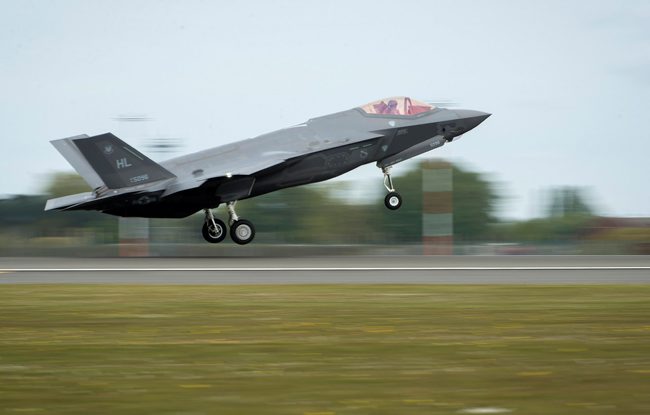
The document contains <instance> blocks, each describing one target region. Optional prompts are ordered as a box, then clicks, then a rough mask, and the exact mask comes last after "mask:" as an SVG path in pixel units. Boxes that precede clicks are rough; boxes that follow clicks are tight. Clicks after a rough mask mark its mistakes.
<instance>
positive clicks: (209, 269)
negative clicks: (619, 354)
mask: <svg viewBox="0 0 650 415" xmlns="http://www.w3.org/2000/svg"><path fill="white" fill-rule="evenodd" d="M597 270H602V271H624V270H650V266H630V267H625V266H623V267H605V266H603V267H598V266H593V267H588V266H584V267H579V266H576V267H275V268H274V267H227V268H216V267H203V268H3V269H0V273H8V272H155V271H159V272H255V271H263V272H267V271H278V272H290V271H597Z"/></svg>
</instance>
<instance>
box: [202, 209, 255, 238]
mask: <svg viewBox="0 0 650 415" xmlns="http://www.w3.org/2000/svg"><path fill="white" fill-rule="evenodd" d="M226 206H227V207H228V217H229V220H228V224H229V225H230V238H231V239H232V240H233V242H235V243H236V244H239V245H246V244H248V243H250V242H252V241H253V239H254V238H255V227H254V226H253V224H252V223H251V222H250V221H247V220H246V219H239V216H237V212H235V202H228V203H227V205H226ZM204 211H205V222H204V223H203V228H202V229H201V233H202V234H203V238H204V239H205V240H206V241H208V242H210V243H218V242H221V241H223V240H224V239H225V238H226V235H227V234H228V231H227V230H226V224H225V223H224V222H223V221H221V220H219V219H217V218H215V217H214V215H213V214H212V211H211V210H210V209H204Z"/></svg>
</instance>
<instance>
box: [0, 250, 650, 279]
mask: <svg viewBox="0 0 650 415" xmlns="http://www.w3.org/2000/svg"><path fill="white" fill-rule="evenodd" d="M0 283H5V284H75V283H80V284H331V283H336V284H339V283H349V284H648V283H650V257H648V256H363V257H358V256H357V257H352V256H343V257H312V258H305V257H299V258H290V257H273V258H262V257H253V258H251V257H246V258H233V257H231V258H0Z"/></svg>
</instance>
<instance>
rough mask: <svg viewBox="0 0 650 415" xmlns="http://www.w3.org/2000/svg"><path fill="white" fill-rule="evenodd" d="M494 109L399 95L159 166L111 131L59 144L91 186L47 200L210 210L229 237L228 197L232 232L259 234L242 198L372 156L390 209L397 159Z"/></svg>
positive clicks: (207, 233) (149, 209) (217, 238)
mask: <svg viewBox="0 0 650 415" xmlns="http://www.w3.org/2000/svg"><path fill="white" fill-rule="evenodd" d="M489 116H490V114H487V113H484V112H480V111H473V110H457V109H455V110H451V109H445V108H437V107H435V106H433V105H430V104H427V103H424V102H420V101H417V100H415V99H410V98H408V97H393V98H386V99H382V100H379V101H375V102H371V103H369V104H367V105H363V106H361V107H356V108H352V109H349V110H347V111H342V112H337V113H334V114H330V115H325V116H323V117H318V118H313V119H310V120H309V121H307V122H305V123H302V124H298V125H294V126H293V127H289V128H285V129H282V130H278V131H274V132H271V133H268V134H264V135H261V136H259V137H255V138H251V139H248V140H243V141H239V142H235V143H231V144H226V145H223V146H220V147H215V148H212V149H209V150H204V151H199V152H197V153H192V154H188V155H186V156H182V157H177V158H172V159H170V160H167V161H165V162H162V163H160V164H159V163H156V162H154V161H152V160H151V159H149V158H148V157H146V156H145V155H143V154H142V153H140V152H139V151H137V150H136V149H134V148H133V147H131V146H129V145H128V144H127V143H125V142H124V141H122V140H120V139H119V138H117V137H116V136H114V135H113V134H111V133H106V134H101V135H96V136H93V137H89V136H88V135H85V134H84V135H79V136H74V137H68V138H63V139H60V140H54V141H52V144H53V145H54V147H55V148H56V149H57V150H58V151H59V152H60V153H61V154H62V155H63V157H65V158H66V159H67V160H68V162H69V163H70V164H71V165H72V166H73V167H74V168H75V170H76V171H77V172H78V173H79V174H80V175H81V176H82V177H83V178H84V180H85V181H86V182H87V183H88V184H89V185H90V187H91V188H92V189H94V190H93V191H92V192H87V193H80V194H75V195H70V196H65V197H60V198H56V199H51V200H48V201H47V204H46V206H45V210H98V211H101V212H104V213H108V214H111V215H117V216H139V217H149V218H182V217H186V216H188V215H191V214H193V213H195V212H197V211H199V210H203V211H204V212H205V222H204V224H203V229H202V233H203V237H204V238H205V240H207V241H208V242H212V243H216V242H221V241H223V240H224V239H225V237H226V234H227V233H228V232H227V228H226V224H225V223H224V222H223V221H221V220H219V219H217V218H215V216H214V215H213V213H212V209H214V208H217V207H218V206H220V205H221V204H225V205H226V207H227V210H228V216H229V220H228V224H229V226H230V237H231V238H232V240H233V241H234V242H236V243H238V244H240V245H244V244H247V243H249V242H251V241H252V240H253V238H254V237H255V228H254V226H253V224H252V223H251V222H249V221H248V220H246V219H241V218H240V217H238V216H237V213H236V211H235V203H236V202H237V201H238V200H242V199H248V198H251V197H255V196H259V195H262V194H265V193H269V192H273V191H275V190H280V189H284V188H287V187H292V186H299V185H303V184H308V183H315V182H320V181H323V180H328V179H331V178H333V177H336V176H339V175H341V174H343V173H346V172H348V171H350V170H352V169H354V168H357V167H359V166H361V165H362V164H366V163H373V162H374V163H376V164H377V167H379V168H380V169H381V170H382V172H383V174H384V186H385V187H386V190H387V192H388V193H387V195H386V198H385V200H384V202H385V205H386V207H387V208H388V209H391V210H396V209H399V208H400V206H401V205H402V197H401V196H400V195H399V193H397V192H396V191H395V188H394V186H393V182H392V180H391V176H390V169H391V166H393V165H394V164H397V163H399V162H401V161H404V160H407V159H410V158H412V157H415V156H417V155H419V154H422V153H425V152H427V151H430V150H433V149H435V148H438V147H440V146H442V145H444V144H445V143H447V142H451V141H453V140H454V139H456V138H457V137H459V136H460V135H462V134H464V133H466V132H468V131H469V130H471V129H473V128H474V127H476V126H477V125H479V124H480V123H481V122H483V121H484V120H485V119H486V118H487V117H489Z"/></svg>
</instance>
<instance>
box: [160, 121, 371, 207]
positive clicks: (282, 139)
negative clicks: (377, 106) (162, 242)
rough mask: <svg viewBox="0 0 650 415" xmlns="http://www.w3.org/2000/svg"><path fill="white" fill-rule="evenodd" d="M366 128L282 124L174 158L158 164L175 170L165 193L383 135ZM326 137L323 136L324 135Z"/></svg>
mask: <svg viewBox="0 0 650 415" xmlns="http://www.w3.org/2000/svg"><path fill="white" fill-rule="evenodd" d="M382 136H383V135H382V134H379V133H375V132H365V131H353V130H347V131H338V132H336V133H335V134H334V133H328V132H322V131H315V130H314V129H313V128H308V127H307V125H306V124H300V125H298V126H295V127H290V128H285V129H283V130H279V131H275V132H272V133H269V134H265V135H262V136H259V137H256V138H251V139H248V140H244V141H239V142H236V143H231V144H226V145H224V146H221V147H217V148H214V149H210V150H204V151H200V152H198V153H193V154H189V155H186V156H182V157H178V158H174V159H171V160H168V161H166V162H163V163H161V165H162V166H163V167H165V168H167V169H169V170H170V171H172V172H174V174H176V176H177V179H176V180H174V182H173V183H170V184H169V186H167V188H166V190H165V193H164V196H168V195H171V194H174V193H177V192H180V191H184V190H189V189H193V188H196V187H199V186H201V185H203V184H204V183H205V182H206V181H210V180H218V179H221V178H230V177H234V176H253V175H255V174H257V173H259V172H261V171H263V170H266V169H270V168H273V167H275V166H278V165H280V164H282V163H285V162H287V161H290V160H291V159H293V158H297V157H303V156H305V155H308V154H310V153H315V152H318V151H323V150H327V149H329V148H334V147H338V146H340V145H342V144H346V143H351V142H355V141H364V140H370V139H373V138H379V137H382ZM325 137H326V138H325Z"/></svg>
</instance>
